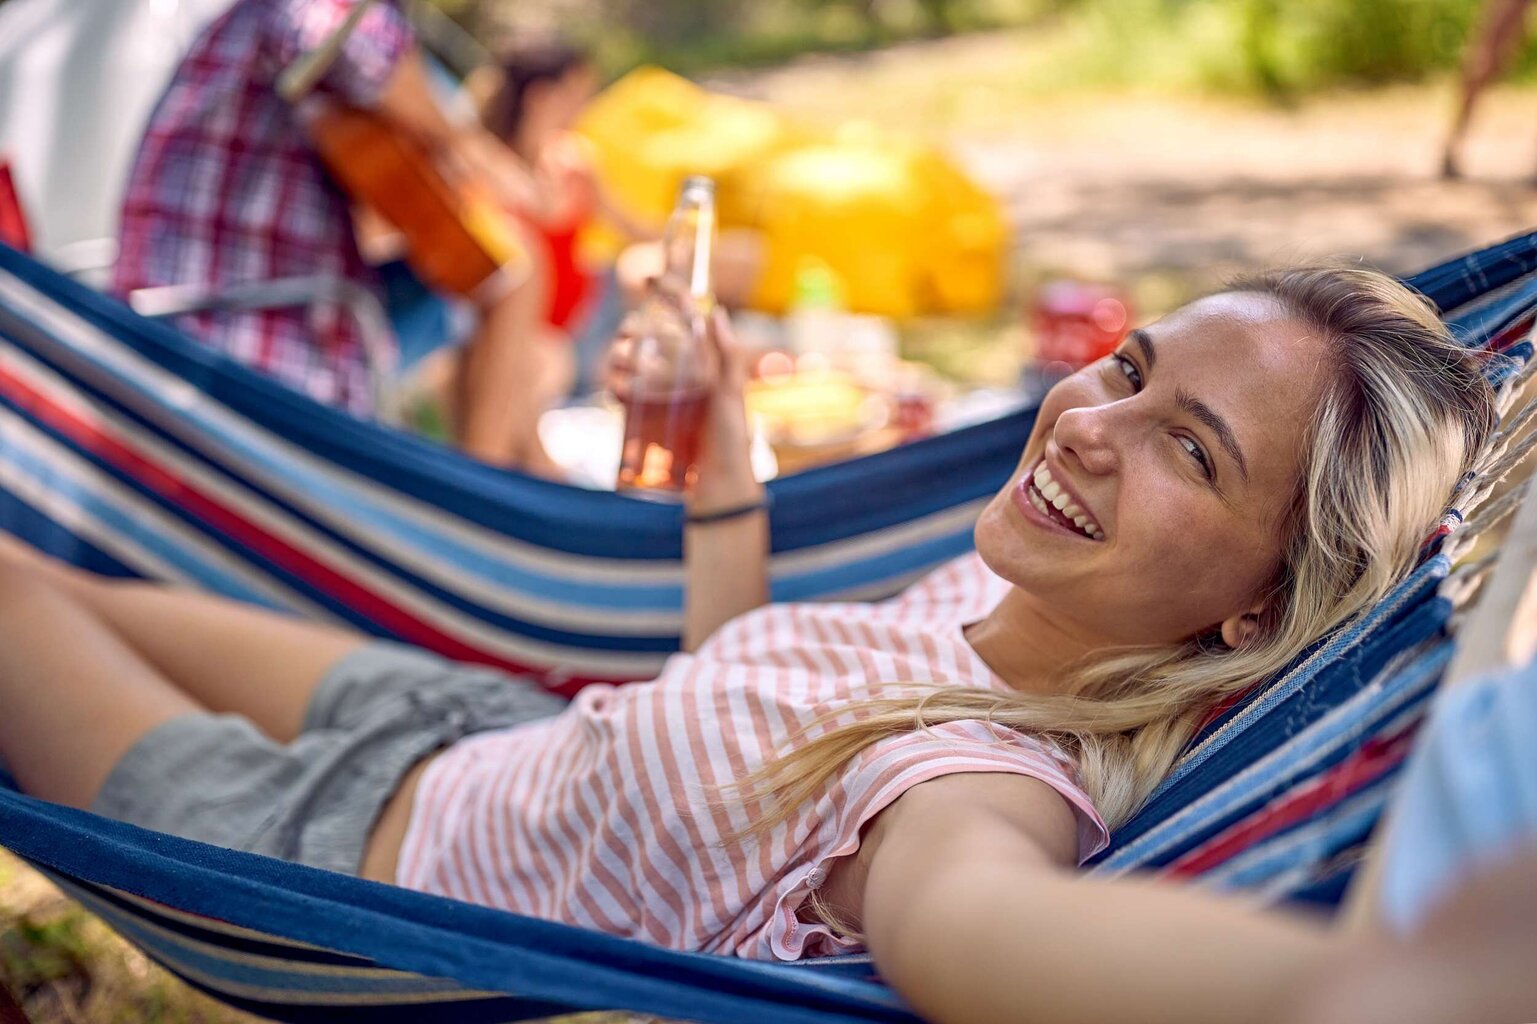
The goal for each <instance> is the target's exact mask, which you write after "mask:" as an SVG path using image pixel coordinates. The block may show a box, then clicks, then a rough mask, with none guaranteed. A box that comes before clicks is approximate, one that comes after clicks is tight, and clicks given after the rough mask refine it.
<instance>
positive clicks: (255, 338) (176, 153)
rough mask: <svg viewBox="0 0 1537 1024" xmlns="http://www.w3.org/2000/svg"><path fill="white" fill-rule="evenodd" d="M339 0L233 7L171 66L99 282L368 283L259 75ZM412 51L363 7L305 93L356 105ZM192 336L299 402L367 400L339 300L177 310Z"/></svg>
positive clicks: (359, 356) (311, 159)
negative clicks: (303, 396) (300, 395)
mask: <svg viewBox="0 0 1537 1024" xmlns="http://www.w3.org/2000/svg"><path fill="white" fill-rule="evenodd" d="M354 3H355V0H238V2H236V3H235V5H234V6H233V7H232V8H230V10H229V11H227V12H226V13H225V14H224V15H223V17H221V18H219V19H218V20H217V21H216V22H214V23H213V24H212V25H211V26H210V27H209V28H208V29H207V30H206V31H205V32H204V33H203V34H202V36H201V37H199V39H198V40H197V42H196V43H194V44H193V47H192V50H191V52H190V53H188V54H187V56H186V58H185V59H184V60H183V61H182V63H181V66H180V67H179V68H178V69H177V72H176V75H175V77H174V78H173V79H172V81H171V84H170V87H169V88H168V89H167V90H166V92H165V95H164V96H162V97H161V99H160V102H159V104H158V105H157V106H156V108H155V111H154V113H153V114H152V115H151V116H150V120H149V127H148V128H147V129H146V131H145V134H144V140H143V142H142V143H141V144H140V147H139V154H138V157H137V158H136V160H135V161H134V167H133V172H132V175H131V176H130V178H129V183H128V191H127V196H126V198H125V200H124V203H123V214H122V224H121V229H120V243H121V249H120V253H119V256H118V263H117V268H116V271H115V274H114V280H113V288H114V290H115V291H116V292H117V293H118V294H120V295H126V294H127V293H128V292H130V291H132V290H133V289H135V288H145V287H154V286H159V285H169V284H195V285H203V286H209V287H218V286H223V285H229V284H236V283H241V282H249V281H262V280H267V279H270V278H276V277H293V276H306V275H313V274H329V275H334V276H341V277H345V278H348V279H351V280H354V281H358V282H361V283H364V284H367V285H368V286H370V287H373V288H375V290H377V287H378V286H377V282H376V280H375V277H374V274H373V272H372V270H371V269H370V268H369V267H368V266H367V264H365V263H364V262H363V259H362V257H361V256H360V255H359V253H358V249H357V243H356V240H355V239H354V237H353V232H352V219H351V216H350V214H349V210H348V202H347V199H346V197H344V196H343V195H342V193H341V192H340V191H339V190H338V189H337V187H336V186H335V185H334V184H333V183H332V182H331V180H330V178H328V177H327V176H326V173H325V171H324V170H323V169H322V167H321V166H320V164H319V162H318V161H317V159H316V156H315V153H314V150H313V149H311V148H310V145H309V142H308V139H307V137H306V135H305V133H304V128H303V123H302V119H301V115H300V112H299V111H296V110H295V109H294V108H293V107H291V106H289V104H287V103H285V102H284V101H283V100H282V99H280V98H278V96H277V94H276V92H275V91H274V82H275V81H276V79H277V76H278V75H279V74H280V73H281V72H282V70H283V69H284V68H285V67H287V66H288V65H289V64H290V63H291V62H292V61H293V60H294V59H295V58H296V57H298V56H299V55H301V54H303V53H306V52H308V51H310V50H313V49H314V48H315V47H317V46H318V45H320V44H321V42H322V41H323V40H324V39H326V38H327V36H328V35H329V34H330V33H331V31H332V30H333V29H335V28H336V27H337V25H339V24H340V23H341V21H342V19H343V18H345V17H346V15H347V12H348V11H349V10H350V9H351V8H352V6H353V4H354ZM411 45H412V36H411V31H410V28H409V26H408V25H407V24H406V22H405V19H404V18H403V17H402V16H401V14H400V12H399V11H398V10H397V9H396V8H395V7H394V6H393V5H392V4H390V3H389V2H386V3H382V4H378V5H376V6H374V7H373V8H372V9H370V10H369V12H368V13H367V14H366V15H365V16H364V18H363V20H362V22H361V23H360V24H359V25H358V27H357V30H356V31H355V32H353V34H352V35H351V37H350V38H349V39H348V40H347V42H346V44H345V46H344V47H343V49H342V52H341V54H340V56H339V57H338V58H337V59H336V61H335V62H334V63H333V64H332V66H331V68H330V69H329V70H328V71H327V73H326V74H325V76H324V77H323V78H322V79H321V81H320V83H319V85H318V86H317V90H316V91H317V92H318V93H321V94H323V95H327V96H330V97H334V98H336V99H339V100H341V101H344V102H346V103H349V104H352V105H354V106H361V107H367V106H370V105H372V103H373V102H374V100H375V98H376V97H377V96H378V94H379V92H380V90H381V89H382V88H383V87H384V84H385V82H386V81H387V80H388V78H389V76H390V74H391V72H392V71H393V69H394V67H395V63H396V61H397V60H398V59H399V58H400V57H401V56H402V54H404V53H405V52H406V50H407V49H408V48H409V47H410V46H411ZM181 326H182V327H183V328H184V329H186V330H187V331H188V332H190V333H191V334H192V335H193V336H194V337H196V338H198V339H200V340H202V341H203V342H205V343H206V344H208V345H210V346H212V347H214V348H216V349H219V350H220V351H222V352H225V353H227V354H229V355H230V356H233V357H234V358H235V359H238V360H239V361H241V362H242V363H245V364H246V365H248V366H252V367H255V368H257V369H259V370H262V371H264V372H266V373H268V374H271V375H272V376H274V377H276V378H278V379H279V380H281V381H283V382H285V383H286V384H288V385H289V386H290V387H293V388H296V389H298V390H301V391H304V392H306V393H307V394H309V395H311V396H312V397H314V398H316V399H318V400H320V401H322V402H326V403H328V404H332V405H336V406H339V407H341V408H344V409H348V410H350V411H353V412H357V413H366V412H368V411H369V409H370V406H371V404H372V402H371V397H370V391H369V379H368V367H367V363H366V361H365V357H364V349H363V345H362V342H361V339H360V336H359V329H358V326H357V324H356V323H355V322H354V321H353V319H352V318H351V317H350V316H348V315H347V314H346V313H345V312H344V311H342V310H341V309H339V308H323V307H321V308H316V309H313V310H310V311H306V310H303V309H297V308H290V309H278V310H262V311H251V312H224V311H220V312H207V313H197V314H193V315H188V316H185V317H182V318H181Z"/></svg>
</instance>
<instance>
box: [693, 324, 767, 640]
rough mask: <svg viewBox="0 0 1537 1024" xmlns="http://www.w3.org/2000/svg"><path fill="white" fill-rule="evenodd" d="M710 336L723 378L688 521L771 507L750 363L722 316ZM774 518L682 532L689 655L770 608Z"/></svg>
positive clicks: (761, 512) (738, 519)
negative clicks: (754, 417)
mask: <svg viewBox="0 0 1537 1024" xmlns="http://www.w3.org/2000/svg"><path fill="white" fill-rule="evenodd" d="M710 331H711V335H712V340H713V343H714V344H715V345H716V347H717V353H718V355H719V356H720V360H721V363H720V376H719V380H718V382H717V386H716V389H715V393H714V394H713V395H712V396H711V399H710V408H709V412H708V413H707V414H706V421H705V428H704V438H703V441H702V443H701V446H700V448H701V450H700V459H699V475H698V479H697V481H696V483H695V487H694V490H693V492H692V493H691V494H690V495H689V496H688V516H689V519H690V520H692V519H697V518H699V517H708V516H710V515H713V514H715V513H719V512H724V511H730V510H732V509H741V508H745V507H747V506H751V505H754V504H759V503H761V502H762V501H763V500H764V491H763V485H762V484H760V483H759V482H758V481H757V479H755V478H754V476H753V472H752V464H751V459H750V458H749V455H748V446H749V444H750V442H751V440H752V434H751V431H750V430H749V428H748V425H747V406H746V399H745V392H746V386H747V365H746V359H745V357H744V356H743V354H742V353H741V351H740V349H738V347H737V345H736V340H735V338H734V337H733V336H732V334H731V323H730V321H729V320H728V319H727V318H726V314H725V312H724V311H723V310H721V309H719V308H717V309H716V310H715V315H714V316H713V317H712V318H711V325H710ZM768 550H769V533H768V511H767V509H764V508H760V509H758V510H756V511H752V512H748V513H746V514H744V515H739V516H733V517H731V518H729V519H720V520H715V521H706V522H697V523H696V522H688V523H687V524H686V525H685V526H684V528H683V574H684V587H685V591H684V598H683V649H684V650H686V651H692V650H695V649H696V648H698V646H699V645H700V644H701V643H703V642H704V640H705V638H706V637H708V636H709V635H710V634H711V633H713V632H715V630H716V629H718V628H720V626H722V625H723V624H724V623H726V622H729V621H730V620H731V619H734V618H736V617H737V616H738V615H741V614H742V613H744V612H749V611H752V610H753V609H754V608H757V607H759V606H760V605H763V604H766V603H767V602H768V598H769V585H768Z"/></svg>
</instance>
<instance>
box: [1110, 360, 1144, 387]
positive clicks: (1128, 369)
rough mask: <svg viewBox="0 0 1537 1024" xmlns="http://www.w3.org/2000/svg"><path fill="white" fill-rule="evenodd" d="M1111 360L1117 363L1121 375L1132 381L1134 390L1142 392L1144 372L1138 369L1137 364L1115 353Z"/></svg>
mask: <svg viewBox="0 0 1537 1024" xmlns="http://www.w3.org/2000/svg"><path fill="white" fill-rule="evenodd" d="M1110 358H1111V360H1112V361H1113V362H1114V363H1115V365H1116V367H1117V368H1118V369H1119V370H1120V371H1121V373H1122V374H1123V375H1124V376H1125V377H1126V379H1127V380H1129V381H1131V386H1132V390H1134V391H1141V390H1142V371H1141V370H1139V369H1137V364H1136V363H1134V362H1132V361H1131V360H1130V359H1127V358H1126V357H1125V356H1123V355H1121V354H1120V353H1119V352H1117V353H1115V354H1114V355H1112V356H1111V357H1110Z"/></svg>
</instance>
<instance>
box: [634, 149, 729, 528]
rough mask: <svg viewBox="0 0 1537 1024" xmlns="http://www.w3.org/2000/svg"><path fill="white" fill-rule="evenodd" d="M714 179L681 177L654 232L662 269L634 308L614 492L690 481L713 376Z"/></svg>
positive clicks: (657, 491) (663, 494)
mask: <svg viewBox="0 0 1537 1024" xmlns="http://www.w3.org/2000/svg"><path fill="white" fill-rule="evenodd" d="M714 247H715V183H714V182H713V181H711V180H710V179H709V178H705V177H691V178H689V179H687V180H686V181H684V183H683V190H682V192H681V193H680V194H679V196H678V204H677V206H676V207H674V209H673V212H672V216H671V217H670V218H669V220H668V222H667V230H666V232H665V233H664V234H663V236H662V251H663V255H664V257H665V264H664V266H665V269H664V271H663V273H662V277H661V279H660V280H659V281H658V282H657V283H656V285H654V286H653V287H652V288H651V289H650V290H649V292H648V294H647V297H646V298H645V300H644V301H643V302H642V304H641V308H640V318H639V319H640V331H639V333H638V334H637V335H635V337H634V339H633V342H632V344H633V346H634V347H633V350H632V365H633V368H634V374H633V376H632V377H631V379H630V381H629V384H628V389H627V391H626V393H625V394H624V395H622V396H620V398H621V401H622V402H623V404H624V414H625V415H624V447H623V449H622V450H621V452H620V458H619V479H618V482H617V487H618V489H619V490H621V491H630V492H638V493H639V494H640V495H641V496H648V497H659V498H675V497H678V496H681V495H682V493H683V492H684V491H686V490H687V489H688V488H689V487H691V486H692V484H693V481H694V476H695V473H696V464H697V462H698V459H699V443H700V435H701V433H702V431H703V427H704V419H705V413H706V411H707V410H708V407H709V401H710V389H711V387H712V386H713V384H714V381H715V373H716V366H715V353H714V350H713V349H712V348H711V346H710V344H709V340H708V338H707V337H706V333H705V332H706V331H707V330H708V325H709V319H710V314H711V312H712V309H713V306H714V302H715V299H714V294H713V285H712V282H711V277H710V260H711V257H712V255H713V250H714Z"/></svg>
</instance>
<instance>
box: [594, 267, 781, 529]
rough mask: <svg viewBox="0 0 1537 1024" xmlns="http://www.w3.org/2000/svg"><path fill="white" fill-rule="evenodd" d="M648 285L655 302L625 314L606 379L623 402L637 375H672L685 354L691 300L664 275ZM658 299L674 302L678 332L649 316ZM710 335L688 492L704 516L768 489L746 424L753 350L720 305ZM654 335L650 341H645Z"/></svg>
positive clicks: (708, 323) (708, 325)
mask: <svg viewBox="0 0 1537 1024" xmlns="http://www.w3.org/2000/svg"><path fill="white" fill-rule="evenodd" d="M648 291H649V293H650V298H651V300H652V301H651V302H648V303H647V304H645V305H643V306H642V307H641V308H640V309H638V310H635V311H634V312H632V313H630V314H629V315H628V316H627V317H625V319H624V321H623V322H622V323H621V324H620V326H619V334H618V336H617V337H616V338H615V339H614V343H613V345H612V346H611V347H610V349H609V354H608V361H607V365H606V367H605V373H604V377H605V383H606V384H607V387H608V390H609V391H610V392H611V393H612V394H613V395H614V396H615V397H616V398H618V399H619V400H620V401H621V402H623V401H625V400H626V399H627V397H628V396H629V394H630V390H631V388H632V386H633V383H634V381H635V378H636V377H637V375H640V376H648V375H655V376H658V377H661V376H666V375H669V374H670V373H672V372H673V371H672V369H671V368H670V366H669V365H668V364H669V361H671V360H675V359H678V358H680V354H679V352H678V345H679V344H680V343H681V342H682V341H683V340H684V338H683V334H682V329H681V328H682V325H684V324H686V323H687V322H688V319H689V316H690V314H689V312H688V308H689V303H690V302H691V300H690V299H689V298H688V297H687V294H686V293H685V292H684V291H683V289H682V288H681V287H679V286H677V285H676V284H674V283H671V282H667V281H665V280H657V281H652V282H651V283H650V284H649V285H648ZM655 302H663V303H666V304H667V305H668V306H669V307H671V309H670V311H671V312H672V313H674V314H675V315H676V317H677V325H676V326H677V327H678V328H679V330H677V331H669V330H664V329H663V327H662V325H658V324H655V323H650V322H648V318H649V317H653V316H657V315H658V310H657V309H656V307H655V305H654V303H655ZM669 335H674V336H673V337H669ZM703 335H704V337H703V343H704V351H703V352H702V353H698V356H699V358H700V359H701V361H702V362H703V364H704V373H705V375H706V377H707V379H708V385H707V386H708V388H709V400H708V402H707V403H706V406H705V414H704V420H703V423H702V425H701V428H700V431H701V436H700V443H699V458H698V463H697V467H696V480H695V485H694V487H693V488H692V489H691V490H690V492H689V493H688V495H687V496H686V501H687V504H688V506H689V508H690V510H691V511H693V512H695V513H700V514H704V513H709V512H715V511H719V510H721V509H723V508H734V507H738V506H741V505H744V504H749V503H751V502H753V501H756V500H758V499H759V498H760V497H761V496H762V494H763V487H762V485H761V484H759V483H758V481H757V480H756V479H755V478H754V476H753V472H752V463H751V458H750V456H749V446H750V443H751V440H752V432H751V430H750V428H749V427H748V423H747V403H746V392H747V380H748V376H749V370H750V366H749V360H748V356H747V353H746V352H745V351H744V350H743V349H742V346H741V345H740V344H738V342H737V340H736V335H735V334H734V333H733V332H732V329H731V320H730V318H729V317H728V316H727V315H726V311H725V310H724V309H722V308H720V307H719V306H716V307H714V308H713V309H712V310H711V312H710V313H709V315H708V316H707V317H706V318H705V322H704V331H703ZM648 336H649V341H650V343H649V344H642V340H643V339H646V338H648Z"/></svg>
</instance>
